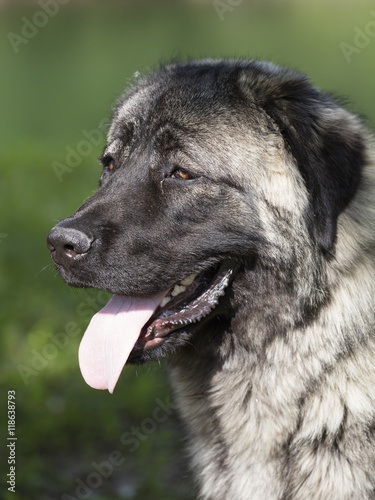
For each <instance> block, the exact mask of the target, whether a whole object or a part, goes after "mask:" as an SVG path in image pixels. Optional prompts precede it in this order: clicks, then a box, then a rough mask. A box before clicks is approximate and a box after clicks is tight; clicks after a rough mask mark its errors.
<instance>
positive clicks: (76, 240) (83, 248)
mask: <svg viewBox="0 0 375 500" xmlns="http://www.w3.org/2000/svg"><path fill="white" fill-rule="evenodd" d="M92 242H93V238H90V237H89V236H87V234H85V233H83V232H82V231H79V230H78V229H73V228H70V227H61V226H55V227H54V228H53V229H52V231H51V232H50V233H49V235H48V238H47V247H48V249H49V251H50V252H51V256H52V258H53V260H54V261H55V262H56V263H57V264H61V265H69V264H71V263H72V262H73V261H74V260H75V259H76V258H77V257H79V256H81V255H83V254H85V253H87V252H88V251H89V250H90V248H91V244H92Z"/></svg>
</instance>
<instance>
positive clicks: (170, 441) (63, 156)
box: [0, 0, 375, 500]
mask: <svg viewBox="0 0 375 500" xmlns="http://www.w3.org/2000/svg"><path fill="white" fill-rule="evenodd" d="M60 2H61V3H60ZM43 5H44V7H43ZM43 13H44V14H43ZM0 34H1V44H0V61H1V70H0V72H1V77H0V103H1V106H0V110H1V121H0V123H1V125H0V126H1V134H0V142H1V156H0V168H1V182H0V203H1V210H0V214H1V215H0V266H1V267H0V290H1V302H0V309H1V318H0V324H1V348H0V356H1V364H0V384H1V408H2V410H1V422H0V428H1V436H2V439H1V447H2V449H1V450H0V459H1V465H2V468H1V471H2V476H1V480H2V491H1V493H0V496H1V498H5V499H27V500H33V499H39V500H50V499H72V498H73V499H77V498H92V499H96V500H112V499H119V498H127V499H141V500H152V499H158V498H162V499H164V500H178V499H184V500H192V499H194V498H196V495H195V493H194V488H193V483H192V480H191V477H190V474H189V472H188V466H187V464H186V461H185V452H184V446H185V443H184V441H183V436H184V431H183V429H181V424H180V423H179V421H178V418H177V416H176V413H175V412H174V411H172V410H171V403H170V399H169V398H170V390H169V385H168V377H167V369H166V365H165V363H161V364H155V365H150V366H147V367H142V368H133V367H127V368H126V369H125V371H124V373H123V375H122V377H121V380H120V382H119V384H118V386H117V388H116V390H115V393H114V394H113V395H109V394H108V393H106V392H103V391H95V390H93V389H91V388H90V387H88V386H87V385H86V384H85V383H84V381H83V379H82V377H81V374H80V371H79V368H78V360H77V351H78V345H79V341H80V338H81V335H82V333H83V331H84V329H85V327H86V326H87V324H88V322H89V320H90V317H91V316H92V314H93V313H94V312H95V311H96V310H98V309H99V308H100V307H101V306H102V305H103V304H104V302H105V300H106V299H107V297H106V296H105V294H103V293H100V292H98V291H95V290H91V291H85V290H73V289H69V288H68V287H67V286H66V285H65V284H64V283H63V282H62V280H61V279H60V278H59V277H58V276H57V274H56V272H55V271H54V269H53V266H52V265H51V263H50V258H49V252H48V251H47V248H46V244H45V240H46V235H47V233H48V232H49V230H50V228H51V227H52V226H53V225H54V223H55V222H56V221H58V220H59V219H61V218H63V217H65V216H67V215H69V214H70V213H72V212H73V211H74V210H75V209H76V208H77V207H78V206H79V205H80V204H81V202H82V201H83V200H84V199H85V198H87V197H88V196H90V194H91V193H92V192H93V191H94V190H95V188H96V186H97V180H98V177H99V173H100V167H99V165H98V163H97V161H96V158H97V157H98V156H99V155H100V153H101V150H102V147H103V145H104V141H105V139H104V136H105V131H106V127H107V124H108V120H109V117H110V110H111V107H112V106H113V105H114V103H115V102H116V97H117V96H118V95H119V94H120V93H121V92H122V90H123V89H124V88H126V87H127V86H128V85H129V83H130V82H131V80H132V76H133V75H134V73H135V72H137V71H140V72H142V71H144V70H148V69H149V68H153V67H155V66H157V65H158V62H159V61H167V60H168V59H170V58H175V57H182V58H185V57H187V56H191V57H224V56H229V57H233V56H235V57H240V56H242V57H250V58H253V57H256V58H261V59H269V60H272V61H274V62H276V63H279V64H283V65H286V66H290V67H293V68H296V69H300V70H301V71H303V72H306V73H308V74H309V75H310V77H311V78H312V80H313V82H314V83H315V84H316V85H317V86H319V87H320V88H323V89H326V90H328V91H334V92H336V93H337V94H339V95H340V96H344V97H347V98H348V100H349V101H350V103H351V104H350V107H351V108H352V109H353V110H355V111H357V112H359V113H360V114H363V115H365V116H366V117H367V119H368V122H369V125H370V126H372V124H374V123H375V108H374V105H373V93H374V91H373V89H374V88H375V60H374V57H375V3H374V2H371V1H360V0H352V1H350V0H346V1H344V0H342V1H340V0H335V1H334V0H332V1H328V0H327V1H314V2H309V1H307V0H305V1H303V0H300V1H297V0H295V1H292V0H291V1H288V0H285V1H283V0H278V1H276V0H275V1H265V0H263V1H261V0H259V1H246V0H243V1H242V2H241V1H239V0H222V1H214V0H209V1H199V0H196V1H173V2H162V1H160V2H159V1H156V0H155V1H148V2H146V1H140V0H138V1H133V2H130V1H129V2H126V1H110V0H106V1H102V2H91V1H75V0H71V1H70V2H69V1H67V0H64V4H63V3H62V0H60V1H58V0H40V1H39V2H38V3H37V2H33V1H29V2H26V1H25V2H17V1H16V0H11V1H9V2H5V1H0ZM343 44H344V45H343ZM345 44H346V45H345ZM8 390H15V391H16V407H17V409H16V411H17V417H16V436H17V438H18V439H17V445H16V453H17V465H16V467H17V468H16V473H17V475H16V493H11V492H8V491H7V487H8V486H9V485H7V484H6V479H7V477H6V473H7V472H9V465H8V464H7V458H8V448H7V447H6V437H8V436H7V411H6V407H7V391H8ZM156 411H157V414H158V415H159V417H160V418H157V419H155V415H156V413H155V412H156ZM162 417H163V418H162ZM164 417H165V418H164ZM228 500H229V499H228Z"/></svg>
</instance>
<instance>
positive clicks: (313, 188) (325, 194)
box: [241, 66, 365, 253]
mask: <svg viewBox="0 0 375 500" xmlns="http://www.w3.org/2000/svg"><path fill="white" fill-rule="evenodd" d="M257 69H258V71H257V75H256V76H254V73H253V74H252V77H251V78H250V82H248V83H250V86H251V91H252V92H251V93H252V94H253V98H254V99H255V102H258V104H260V105H261V106H262V107H263V109H264V111H265V112H266V114H267V115H268V117H270V119H271V120H272V121H273V123H274V124H276V126H277V128H278V130H279V131H280V133H281V134H282V136H283V139H284V143H285V146H286V148H287V150H289V152H290V153H291V155H292V156H293V158H294V159H295V161H296V162H297V164H298V168H299V170H300V172H301V175H302V177H303V179H304V181H305V185H306V188H307V190H308V193H309V201H310V203H309V207H308V210H307V211H306V213H305V219H306V223H307V226H308V229H309V232H310V234H311V236H312V237H313V238H314V240H315V241H316V243H317V244H318V245H319V246H320V248H321V249H322V251H323V252H325V253H331V252H332V249H333V247H334V243H335V236H336V227H337V218H338V216H339V214H340V213H341V212H342V211H343V210H344V209H345V207H346V206H347V205H348V203H349V202H350V200H351V199H352V198H353V196H354V194H355V192H356V190H357V188H358V184H359V181H360V176H361V170H362V166H363V164H364V145H365V139H364V137H363V132H362V127H361V124H360V122H359V120H358V119H357V118H356V117H355V116H353V115H351V114H350V113H349V112H347V111H346V110H344V109H343V108H342V107H340V106H339V105H338V104H337V103H335V102H334V101H333V100H332V99H331V98H330V97H329V96H328V95H326V94H324V93H322V92H320V91H319V90H317V89H316V88H315V87H313V86H312V85H311V83H310V82H309V81H308V79H307V78H306V77H305V76H303V75H301V74H300V73H297V72H295V71H290V70H283V69H280V68H277V70H275V67H274V66H272V69H269V68H267V67H261V68H260V69H261V71H260V73H259V68H257ZM267 73H268V74H267ZM247 75H248V77H249V72H247ZM241 80H242V82H243V81H244V78H241Z"/></svg>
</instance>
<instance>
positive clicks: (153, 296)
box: [48, 60, 375, 500]
mask: <svg viewBox="0 0 375 500" xmlns="http://www.w3.org/2000/svg"><path fill="white" fill-rule="evenodd" d="M102 163H103V173H102V176H101V179H100V187H99V189H98V191H97V192H96V193H95V194H94V195H93V196H92V197H91V198H90V199H89V200H88V201H86V202H85V203H84V204H83V205H82V206H81V207H80V208H79V209H78V210H77V212H76V213H75V214H73V215H71V216H70V217H68V218H66V219H64V220H62V221H61V222H59V223H58V224H57V225H56V226H55V228H54V229H53V230H52V231H51V233H50V235H49V238H48V246H49V249H50V251H51V254H52V259H53V261H54V263H55V264H56V267H57V269H58V270H59V272H60V273H61V275H62V277H63V278H64V280H65V281H67V282H68V283H69V284H71V285H73V286H78V287H95V288H99V289H102V290H108V291H110V292H112V293H113V294H114V295H113V298H112V299H111V300H110V302H109V303H108V304H107V306H106V307H105V308H104V309H103V310H102V311H101V312H100V313H98V314H97V315H95V316H94V318H93V319H92V321H91V323H90V326H89V327H88V329H87V331H86V333H85V335H84V337H83V339H82V343H81V346H80V352H79V357H80V365H81V370H82V374H83V377H84V378H85V380H86V381H87V383H88V384H90V385H91V386H93V387H95V388H98V389H106V388H108V389H109V390H110V391H111V392H112V391H113V389H114V387H115V384H116V382H117V379H118V377H119V375H120V373H121V371H122V369H123V366H124V364H125V362H126V361H128V362H130V363H145V362H148V361H153V360H157V359H159V358H161V357H165V356H167V357H168V359H169V365H170V373H171V381H172V384H173V387H174V391H175V397H176V400H177V403H178V405H179V408H180V411H181V415H182V417H183V419H184V420H186V422H187V424H188V428H189V431H190V451H191V454H192V463H193V467H194V469H195V475H196V477H197V478H198V482H199V485H200V498H202V499H205V500H249V499H252V500H256V499H257V500H281V499H282V500H292V499H293V500H297V499H298V500H318V499H319V500H345V499H355V500H366V499H375V331H374V330H375V329H374V325H375V304H374V296H375V256H374V247H375V185H374V182H375V170H374V164H375V161H374V146H373V142H372V138H371V135H370V134H369V132H367V131H366V129H365V127H364V126H363V124H362V123H361V121H360V120H359V119H358V118H357V117H356V116H354V115H353V114H351V113H349V112H348V111H346V110H345V109H343V108H342V107H341V106H340V104H338V103H337V102H336V101H335V100H334V99H333V98H331V97H330V96H328V95H327V94H325V93H323V92H321V91H319V90H317V89H316V88H314V87H313V86H312V85H311V83H310V82H309V80H308V79H307V78H306V77H305V76H303V75H301V74H299V73H297V72H295V71H290V70H287V69H283V68H279V67H277V66H274V65H273V64H270V63H264V62H259V61H243V60H229V61H226V60H218V61H213V60H203V61H200V62H187V63H176V64H170V65H167V66H165V67H163V68H162V69H161V70H160V71H158V72H157V73H155V74H150V75H147V76H145V77H142V78H139V79H138V80H137V81H136V82H135V85H134V87H133V88H132V89H131V90H130V91H128V92H127V93H126V94H125V95H124V96H123V97H122V98H121V99H120V101H119V103H118V106H117V108H116V110H115V112H114V115H113V120H112V124H111V126H110V129H109V133H108V142H107V146H106V147H105V150H104V153H103V157H102Z"/></svg>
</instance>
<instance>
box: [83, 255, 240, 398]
mask: <svg viewBox="0 0 375 500" xmlns="http://www.w3.org/2000/svg"><path fill="white" fill-rule="evenodd" d="M238 267H239V264H238V263H235V262H233V261H224V262H223V263H221V264H220V265H219V266H218V267H216V268H211V269H210V270H208V271H205V272H203V273H201V274H199V275H196V274H192V275H190V276H188V277H187V278H185V279H183V280H182V281H180V282H179V283H177V284H176V285H174V286H173V288H171V289H170V290H168V291H164V292H160V293H158V294H156V295H154V296H151V297H127V296H124V295H117V294H115V295H113V297H112V298H111V299H110V301H109V302H108V304H107V305H106V306H105V307H104V308H103V309H102V310H101V311H99V312H98V313H97V314H95V316H94V317H93V318H92V320H91V322H90V324H89V326H88V328H87V330H86V332H85V334H84V336H83V338H82V341H81V344H80V347H79V363H80V368H81V372H82V375H83V378H84V379H85V380H86V382H87V383H88V384H89V385H90V386H91V387H94V388H95V389H108V390H109V391H110V392H113V390H114V388H115V385H116V383H117V380H118V378H119V376H120V374H121V372H122V370H123V367H124V365H125V363H126V361H127V359H128V357H129V355H130V354H132V356H139V355H140V354H141V352H142V351H150V350H152V349H154V348H156V347H158V346H160V345H161V344H162V343H163V342H164V341H165V340H166V339H167V338H168V336H169V335H170V334H171V333H172V332H175V331H176V330H179V329H188V328H189V327H191V325H193V324H194V323H198V322H199V321H201V320H202V319H203V318H206V317H207V316H208V315H209V314H211V313H212V312H214V311H215V310H216V307H217V305H218V304H219V299H220V297H221V296H222V295H224V294H225V290H226V289H227V287H228V286H229V284H230V282H231V281H232V279H233V277H234V275H235V273H236V271H237V270H238Z"/></svg>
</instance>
